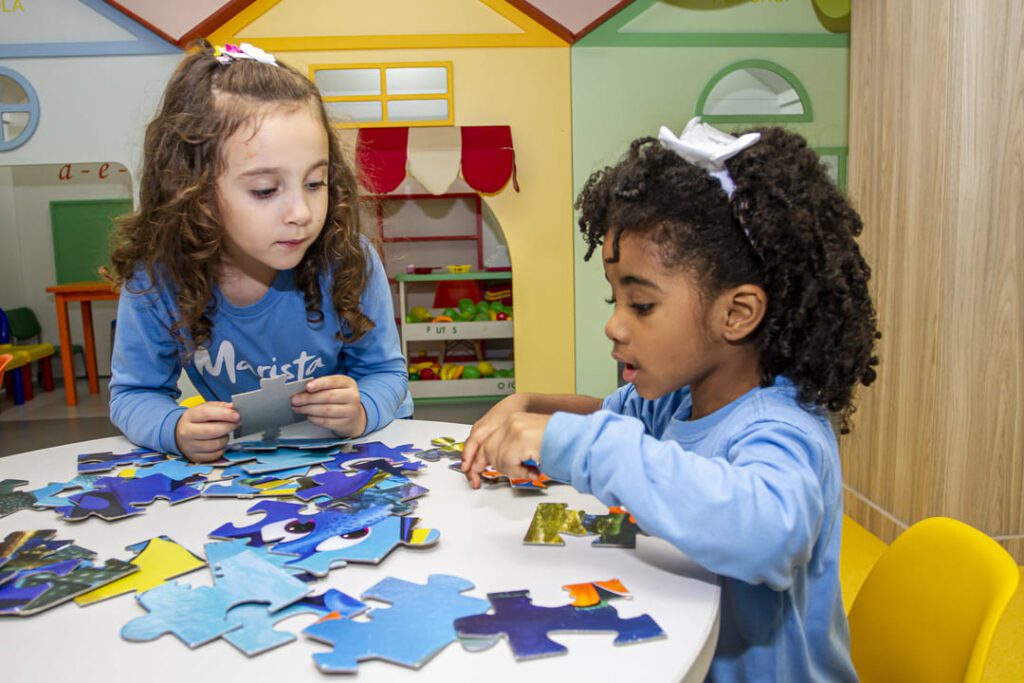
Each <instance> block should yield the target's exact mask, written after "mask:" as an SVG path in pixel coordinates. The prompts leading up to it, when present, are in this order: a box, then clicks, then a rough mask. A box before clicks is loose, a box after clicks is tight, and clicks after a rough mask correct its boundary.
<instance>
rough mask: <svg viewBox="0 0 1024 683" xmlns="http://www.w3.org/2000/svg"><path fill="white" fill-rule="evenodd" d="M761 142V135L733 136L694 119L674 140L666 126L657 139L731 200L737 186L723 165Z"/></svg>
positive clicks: (698, 119)
mask: <svg viewBox="0 0 1024 683" xmlns="http://www.w3.org/2000/svg"><path fill="white" fill-rule="evenodd" d="M760 139H761V134H760V133H747V134H746V135H744V136H742V137H738V138H737V137H735V136H733V135H729V134H728V133H724V132H722V131H720V130H718V129H717V128H715V127H714V126H710V125H708V124H706V123H701V121H700V117H699V116H695V117H694V118H692V119H690V122H689V123H687V124H686V128H684V129H683V132H682V133H680V134H679V137H676V136H675V135H673V134H672V131H670V130H669V129H668V128H666V127H665V126H662V127H661V130H660V131H658V140H660V141H661V143H662V144H663V145H665V146H666V147H668V148H669V149H671V150H672V151H673V152H675V153H676V154H678V155H679V156H680V157H682V158H683V159H685V160H686V161H688V162H690V163H691V164H693V165H694V166H697V167H698V168H702V169H704V171H705V172H706V173H707V174H708V175H709V176H711V177H713V178H714V179H715V180H717V181H718V184H719V185H721V186H722V189H723V190H725V194H726V195H728V196H729V197H730V198H731V197H732V193H733V192H735V191H736V184H735V183H734V182H733V181H732V176H730V175H729V170H728V169H727V168H726V167H725V162H726V161H727V160H728V159H731V158H733V157H734V156H736V155H737V154H739V153H740V152H742V151H743V150H745V149H746V148H747V147H750V146H751V145H753V144H754V143H755V142H757V141H758V140H760Z"/></svg>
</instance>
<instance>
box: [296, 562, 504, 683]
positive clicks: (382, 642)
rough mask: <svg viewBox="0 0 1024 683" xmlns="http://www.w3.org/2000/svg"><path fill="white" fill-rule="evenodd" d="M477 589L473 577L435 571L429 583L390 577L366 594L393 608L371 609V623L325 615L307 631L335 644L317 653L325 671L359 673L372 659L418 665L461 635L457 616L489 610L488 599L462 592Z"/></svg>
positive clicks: (411, 665) (321, 666) (315, 658)
mask: <svg viewBox="0 0 1024 683" xmlns="http://www.w3.org/2000/svg"><path fill="white" fill-rule="evenodd" d="M471 588H473V584H472V583H470V582H469V581H466V580H465V579H461V578H459V577H457V576H448V575H444V574H433V575H431V576H430V577H429V578H428V579H427V583H426V584H425V585H421V584H416V583H410V582H408V581H402V580H401V579H395V578H390V577H389V578H386V579H384V580H383V581H380V582H379V583H377V584H376V585H375V586H373V587H372V588H371V589H370V590H368V591H366V592H365V593H363V595H362V598H363V599H364V600H365V599H374V600H381V601H383V602H387V603H390V604H391V607H388V608H378V609H374V610H372V611H370V612H369V616H370V620H369V621H367V622H357V621H352V620H351V619H337V618H325V619H322V620H320V621H318V622H317V623H315V624H313V625H312V626H309V627H307V628H306V629H305V630H304V631H303V633H304V634H306V635H308V636H309V637H311V638H313V639H315V640H318V641H320V642H323V643H327V644H328V645H333V646H334V650H333V651H332V652H325V653H318V654H315V655H313V659H314V661H315V662H316V665H317V668H318V669H320V671H323V672H325V673H354V672H355V671H356V670H357V669H358V666H359V662H360V661H364V660H367V659H383V660H385V661H388V662H393V663H395V664H401V665H403V666H408V667H411V668H415V669H418V668H420V667H421V666H423V664H425V663H426V662H427V661H428V660H429V659H430V658H431V657H433V656H434V655H436V654H437V653H438V652H440V651H441V650H442V649H444V648H445V647H446V646H447V645H448V644H449V643H451V642H452V641H453V640H455V629H454V628H453V626H452V623H453V622H454V621H455V620H456V619H458V618H459V617H465V616H469V615H474V614H481V613H482V612H484V611H486V610H487V602H486V601H485V600H480V599H479V598H472V597H469V596H466V595H462V593H464V592H465V591H467V590H470V589H471Z"/></svg>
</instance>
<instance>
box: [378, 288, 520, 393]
mask: <svg viewBox="0 0 1024 683" xmlns="http://www.w3.org/2000/svg"><path fill="white" fill-rule="evenodd" d="M395 280H396V281H397V282H398V301H399V314H400V316H401V318H400V322H399V331H400V333H401V337H402V354H403V355H404V356H405V357H406V358H409V342H415V341H437V342H441V343H444V342H448V341H456V340H460V339H464V340H467V341H473V340H479V339H511V338H512V336H513V329H514V328H513V323H512V321H511V320H492V321H466V322H461V321H455V322H437V323H435V322H430V323H410V322H406V315H407V314H408V311H409V309H408V305H407V301H406V292H405V286H406V284H407V283H410V282H443V281H450V280H509V281H511V280H512V274H511V273H510V272H488V271H482V272H470V273H431V274H428V275H412V274H407V273H400V274H398V275H396V276H395ZM436 313H437V315H440V311H437V312H436ZM491 364H492V365H494V367H495V369H507V368H510V367H512V363H511V362H510V361H491ZM515 390H516V381H515V377H482V378H480V379H456V380H420V381H413V382H409V392H410V393H411V394H412V397H413V398H414V399H431V398H433V399H441V398H445V399H451V398H459V397H463V398H470V397H481V396H506V395H508V394H512V393H515Z"/></svg>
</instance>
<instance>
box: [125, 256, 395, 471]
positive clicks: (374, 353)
mask: <svg viewBox="0 0 1024 683" xmlns="http://www.w3.org/2000/svg"><path fill="white" fill-rule="evenodd" d="M364 248H365V250H366V253H367V267H368V269H369V271H370V277H369V280H368V282H367V286H366V290H365V291H364V292H363V296H362V298H361V300H360V305H361V308H362V311H363V313H364V314H365V315H366V316H367V317H368V318H370V320H372V321H373V322H374V324H375V327H374V328H373V329H372V330H370V331H369V332H367V333H366V334H365V335H363V336H362V337H361V338H360V339H359V340H358V341H356V342H354V343H352V344H345V343H342V342H341V341H339V340H338V339H337V338H336V336H335V334H336V333H337V331H338V330H339V329H344V330H345V331H346V332H347V330H348V327H347V324H346V323H345V322H344V320H343V319H341V318H339V316H338V314H337V312H336V311H335V310H334V308H333V306H332V305H331V288H332V286H333V282H332V278H331V276H330V275H323V276H321V278H320V291H321V295H322V297H323V298H322V302H321V306H320V309H321V311H323V314H324V319H323V321H322V322H320V323H315V324H314V323H310V322H308V321H307V320H306V304H305V300H304V299H303V296H302V292H300V291H299V290H297V289H296V287H295V274H294V271H291V270H283V271H280V272H278V274H277V278H276V279H275V280H274V282H273V284H272V285H271V286H270V289H269V291H268V292H267V294H266V295H265V296H264V297H263V298H262V299H260V300H259V301H257V302H256V303H254V304H252V305H250V306H234V305H232V304H231V303H229V302H228V301H227V300H226V299H225V298H224V295H223V294H222V293H221V292H220V290H219V289H218V288H217V287H216V286H215V287H214V299H215V309H214V311H213V313H212V315H211V319H212V321H213V330H212V338H211V340H210V344H209V346H208V347H204V348H202V349H199V350H198V351H197V352H196V353H195V355H194V356H193V357H192V358H190V359H188V361H187V363H186V365H185V368H184V369H185V372H186V373H187V374H188V376H189V379H191V380H192V383H193V384H194V385H195V387H196V389H198V390H199V393H201V394H202V395H203V398H205V399H206V400H208V401H230V400H231V395H232V394H239V393H242V392H246V391H252V390H254V389H259V381H260V379H261V378H263V377H277V376H279V375H285V376H286V377H287V378H288V381H291V380H300V379H305V378H309V377H322V376H325V375H348V376H350V377H352V378H353V379H355V380H356V382H357V383H358V385H359V393H360V396H361V401H362V404H363V407H364V408H365V409H366V431H367V432H372V431H375V430H377V429H381V428H382V427H384V426H386V425H387V424H388V423H390V422H391V420H393V419H394V418H395V417H408V416H410V415H412V399H411V397H410V396H409V390H408V389H409V384H408V370H407V368H406V362H405V359H404V358H403V357H402V351H401V347H400V345H399V342H398V331H397V329H396V328H395V319H394V311H393V310H392V302H391V290H390V287H389V285H388V280H387V276H386V275H385V274H384V268H383V266H382V265H381V262H380V259H379V258H378V256H377V254H376V252H375V251H374V250H373V249H372V248H370V247H369V246H368V245H365V244H364ZM147 290H148V291H147ZM177 310H178V308H177V304H176V302H175V297H174V293H173V291H172V288H171V287H168V286H162V284H158V286H157V287H156V288H155V289H151V282H150V280H149V278H148V276H147V275H146V273H145V269H140V270H139V272H137V273H136V275H135V276H134V277H133V278H132V279H131V280H130V281H129V282H128V283H127V284H126V286H125V287H123V288H122V289H121V299H120V301H119V303H118V306H117V333H116V334H115V336H114V355H113V359H112V360H111V379H110V420H111V422H113V423H114V425H115V426H116V427H117V428H118V429H120V430H121V431H122V432H124V434H125V436H127V437H128V439H129V440H131V441H132V442H133V443H136V444H138V445H140V446H145V447H146V448H152V449H154V450H157V451H162V452H166V453H179V454H180V451H179V450H178V445H177V443H176V441H175V438H174V428H175V426H176V425H177V424H178V419H179V418H180V417H181V414H182V413H183V412H185V409H184V408H182V407H180V406H178V404H177V400H178V398H179V396H180V392H179V391H178V376H179V374H180V373H181V369H182V351H183V349H182V346H181V345H180V344H179V343H176V342H175V340H174V338H173V337H172V335H171V326H172V325H173V323H174V322H175V321H176V320H177V318H178V315H177Z"/></svg>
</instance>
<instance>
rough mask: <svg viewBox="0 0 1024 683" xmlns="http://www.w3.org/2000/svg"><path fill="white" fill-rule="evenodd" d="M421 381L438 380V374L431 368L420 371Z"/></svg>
mask: <svg viewBox="0 0 1024 683" xmlns="http://www.w3.org/2000/svg"><path fill="white" fill-rule="evenodd" d="M420 379H437V374H436V373H435V372H434V371H433V370H432V369H431V368H423V369H422V370H420Z"/></svg>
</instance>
